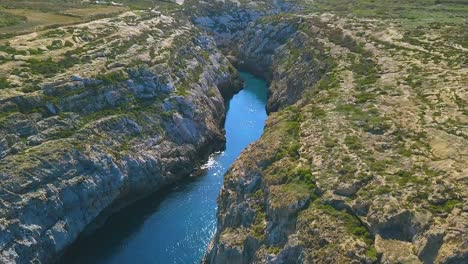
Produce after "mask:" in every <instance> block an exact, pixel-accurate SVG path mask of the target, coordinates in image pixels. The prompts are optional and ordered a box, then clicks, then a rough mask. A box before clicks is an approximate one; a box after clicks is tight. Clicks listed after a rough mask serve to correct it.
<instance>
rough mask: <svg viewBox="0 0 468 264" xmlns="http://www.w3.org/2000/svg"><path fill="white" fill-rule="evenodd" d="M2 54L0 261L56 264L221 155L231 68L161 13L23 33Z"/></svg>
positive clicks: (177, 20)
mask: <svg viewBox="0 0 468 264" xmlns="http://www.w3.org/2000/svg"><path fill="white" fill-rule="evenodd" d="M4 47H6V48H4V49H2V50H3V52H1V54H0V58H1V63H2V64H1V65H0V71H1V73H2V76H5V77H2V79H1V83H2V87H1V88H2V89H0V109H1V112H0V120H1V121H0V157H1V159H0V181H1V185H0V262H1V263H30V262H35V263H43V262H51V261H53V260H54V259H56V257H57V256H59V254H60V253H61V252H62V251H63V250H64V249H65V248H66V247H67V246H68V245H70V244H71V243H72V242H73V241H74V240H75V239H76V238H77V236H78V235H79V234H80V233H81V232H82V231H83V230H85V228H86V227H87V226H89V225H90V224H91V223H93V222H94V221H95V219H96V218H97V217H98V216H99V218H101V219H103V218H105V217H106V216H107V215H108V214H109V212H111V211H112V210H113V209H115V208H118V207H120V206H122V205H124V204H127V203H129V202H131V201H134V200H135V199H137V198H139V197H141V196H143V195H145V194H148V193H151V192H154V191H156V190H158V189H159V188H162V187H163V186H164V185H167V184H168V183H172V182H174V181H175V180H177V179H180V178H182V177H188V176H189V175H191V174H193V173H194V171H195V170H196V169H197V168H198V165H199V164H200V163H201V162H203V161H204V160H205V159H206V158H207V156H208V155H209V154H210V153H211V152H213V151H215V150H219V149H221V148H222V147H223V144H224V134H223V133H224V131H223V128H222V127H223V122H224V116H225V108H224V98H223V95H224V96H225V97H228V96H229V95H230V94H232V93H234V92H235V91H236V89H239V88H240V86H239V79H238V77H237V73H236V71H235V69H234V68H233V67H232V66H231V64H230V63H229V62H228V60H227V59H226V58H225V57H224V56H223V55H222V54H221V53H220V52H219V51H218V49H217V48H216V46H215V43H214V41H213V40H212V39H211V38H210V37H208V36H207V35H206V34H204V33H202V32H201V31H200V30H199V29H197V28H196V27H194V26H193V25H192V24H191V23H190V22H189V21H188V20H187V19H184V18H183V17H181V16H177V15H175V14H171V13H164V12H163V13H161V12H160V11H135V12H127V13H124V14H122V15H120V16H118V17H113V18H106V19H99V20H94V21H91V22H89V23H85V24H78V25H75V26H68V27H62V28H57V29H52V30H48V31H42V32H36V33H33V34H29V35H22V36H18V37H15V38H12V39H10V40H9V43H7V44H6V45H5V46H4Z"/></svg>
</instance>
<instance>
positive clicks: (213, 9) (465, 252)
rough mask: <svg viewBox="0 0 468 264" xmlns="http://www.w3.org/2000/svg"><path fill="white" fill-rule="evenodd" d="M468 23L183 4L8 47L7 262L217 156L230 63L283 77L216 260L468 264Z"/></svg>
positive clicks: (394, 14) (322, 7) (461, 16)
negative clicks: (467, 263)
mask: <svg viewBox="0 0 468 264" xmlns="http://www.w3.org/2000/svg"><path fill="white" fill-rule="evenodd" d="M179 2H180V1H179ZM466 14H467V10H466V5H463V3H459V2H457V1H435V2H434V1H426V0H418V1H411V2H408V1H399V0H396V1H380V0H376V1H365V0H358V1H347V0H333V1H302V0H287V1H276V0H274V1H269V0H264V1H243V0H242V1H230V0H225V1H211V0H207V1H192V0H187V1H185V2H184V3H183V5H181V6H180V7H177V8H176V7H171V8H170V9H168V10H164V9H161V10H159V9H158V10H147V11H132V12H126V13H124V14H121V15H120V16H118V17H112V18H105V19H97V20H93V21H91V22H89V23H85V24H78V25H74V26H68V27H62V28H57V29H51V30H45V31H41V32H36V33H32V34H29V35H23V36H18V37H14V38H11V39H9V40H8V43H6V42H5V41H4V40H2V44H4V45H2V46H1V50H0V62H1V65H0V74H1V75H0V110H1V112H0V157H1V160H0V179H1V185H0V262H5V263H29V262H50V261H53V260H54V259H55V258H56V257H57V256H58V255H59V254H60V253H61V252H62V251H63V250H64V249H65V248H66V247H67V246H68V245H69V244H70V243H72V242H73V241H74V240H75V239H76V237H77V236H78V235H79V234H80V233H81V232H83V231H84V230H85V229H86V227H87V226H89V225H90V224H92V223H93V222H94V221H96V219H97V218H105V217H106V216H107V215H108V213H109V212H110V211H112V210H114V209H116V208H118V207H120V206H122V205H124V204H126V203H128V202H131V201H134V200H135V199H136V198H138V197H140V196H142V195H144V194H146V193H149V192H153V191H156V190H158V189H159V188H162V187H163V186H164V185H165V184H168V183H170V182H173V181H175V180H176V179H179V178H182V177H186V176H188V175H190V174H192V173H193V172H194V170H196V168H197V165H198V163H199V162H200V161H202V160H203V159H204V158H205V157H206V156H207V154H209V153H210V152H212V151H213V150H215V149H219V148H221V147H222V145H223V131H222V128H221V127H222V123H223V120H224V111H225V109H224V103H223V96H224V97H225V98H226V97H229V96H230V95H231V94H232V93H234V92H235V91H236V90H237V89H238V88H239V85H238V81H237V74H236V70H235V69H234V68H233V67H232V66H231V63H232V64H234V65H236V66H237V67H239V68H243V69H247V70H249V71H251V72H253V73H255V74H257V75H260V76H262V77H264V78H265V79H267V80H268V81H269V83H270V94H269V99H268V105H267V108H268V111H269V113H270V116H269V118H268V120H267V122H266V128H265V132H264V135H263V136H262V137H261V139H260V140H259V141H258V142H256V143H254V144H252V145H250V146H249V147H248V148H247V149H246V150H245V151H244V152H243V153H242V155H241V156H240V157H239V158H238V160H237V161H236V162H235V164H234V165H233V166H232V168H231V169H230V170H229V172H228V173H227V175H226V177H225V182H224V187H223V189H222V191H221V194H220V196H219V199H218V204H219V212H218V230H217V232H216V234H215V237H214V239H213V241H212V243H211V245H210V248H209V249H208V252H207V255H206V257H205V259H204V262H205V263H465V262H467V261H468V240H467V237H468V235H467V234H468V232H467V226H468V222H467V219H468V203H467V196H468V194H467V188H466V186H467V184H468V182H467V181H468V179H467V175H468V171H467V168H466V163H467V154H468V153H467V150H468V147H467V146H468V142H467V135H468V131H467V126H466V124H467V114H466V105H467V103H466V101H467V99H468V94H467V91H466V87H467V86H468V80H467V78H466V76H467V75H468V72H467V68H466V57H468V56H467V55H468V54H467V52H468V47H467V46H466V33H465V30H464V25H465V23H466V19H467V17H466ZM184 17H190V18H191V21H189V19H185V18H184ZM194 25H196V26H197V27H195V26H194ZM205 31H206V32H207V33H205ZM3 42H5V43H3ZM218 48H219V49H218ZM220 50H221V51H222V53H224V55H222V54H221V51H220ZM228 60H229V61H228Z"/></svg>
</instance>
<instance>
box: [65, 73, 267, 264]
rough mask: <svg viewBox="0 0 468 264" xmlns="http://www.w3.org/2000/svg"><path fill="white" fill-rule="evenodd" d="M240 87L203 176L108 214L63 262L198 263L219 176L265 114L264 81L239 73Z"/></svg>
mask: <svg viewBox="0 0 468 264" xmlns="http://www.w3.org/2000/svg"><path fill="white" fill-rule="evenodd" d="M241 76H242V78H243V80H244V82H245V84H244V89H243V90H242V91H240V92H239V93H238V94H236V95H235V96H234V97H233V98H232V99H231V100H230V102H229V105H228V107H227V115H226V123H225V129H226V141H227V142H226V149H225V151H223V152H220V153H215V154H213V155H212V156H211V157H210V159H209V160H208V162H207V163H206V164H205V166H206V168H207V172H206V174H205V175H203V176H201V177H198V178H196V179H193V180H189V181H186V182H184V183H178V184H175V185H174V186H173V187H170V188H169V189H168V190H166V191H165V193H161V192H158V193H157V194H154V195H152V196H149V197H147V198H145V199H143V200H141V201H138V202H136V203H135V204H133V205H131V206H129V207H127V208H125V209H123V210H122V211H120V212H118V213H115V214H114V215H112V216H111V217H110V218H109V220H108V221H107V222H106V223H105V225H104V226H102V227H101V228H99V229H98V230H96V231H95V232H94V233H93V234H92V235H90V236H88V237H85V238H82V239H80V240H79V241H77V242H76V243H75V245H73V246H72V248H71V249H70V251H69V252H68V253H67V254H66V255H65V256H64V258H63V259H62V262H63V263H119V264H120V263H131V264H134V263H184V264H185V263H199V262H200V260H201V259H202V257H203V255H204V253H205V250H206V248H207V246H208V244H209V242H210V240H211V238H212V237H213V235H214V233H215V231H216V209H217V204H216V198H217V196H218V194H219V191H220V189H221V186H222V183H223V176H224V174H225V173H226V171H227V170H228V169H229V167H230V166H231V164H232V163H233V162H234V161H235V159H236V158H237V157H238V156H239V154H240V153H241V151H242V150H243V149H244V148H245V147H246V146H247V145H248V144H250V143H251V142H253V141H255V140H257V139H258V138H259V137H260V136H261V134H262V132H263V127H264V122H265V120H266V118H267V114H266V111H265V105H266V100H267V84H266V82H265V81H263V80H261V79H258V78H256V77H254V76H253V75H251V74H249V73H245V72H241Z"/></svg>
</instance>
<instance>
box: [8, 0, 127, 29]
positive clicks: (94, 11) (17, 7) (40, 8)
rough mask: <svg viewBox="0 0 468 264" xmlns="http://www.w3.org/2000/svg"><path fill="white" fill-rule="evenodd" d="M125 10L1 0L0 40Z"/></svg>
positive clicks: (59, 0) (57, 0)
mask: <svg viewBox="0 0 468 264" xmlns="http://www.w3.org/2000/svg"><path fill="white" fill-rule="evenodd" d="M128 10H129V7H127V6H111V5H91V4H86V3H81V1H65V0H45V1H34V2H33V1H21V0H19V1H16V0H15V1H11V0H0V38H8V37H11V36H14V35H19V34H25V33H29V32H34V31H38V30H43V29H47V28H54V27H57V26H62V25H69V24H75V23H80V22H85V21H89V20H91V19H95V18H101V17H107V16H112V15H114V14H118V13H121V12H124V11H128Z"/></svg>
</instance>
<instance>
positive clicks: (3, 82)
mask: <svg viewBox="0 0 468 264" xmlns="http://www.w3.org/2000/svg"><path fill="white" fill-rule="evenodd" d="M9 87H10V83H9V82H8V80H7V79H6V78H5V77H0V89H5V88H9Z"/></svg>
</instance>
